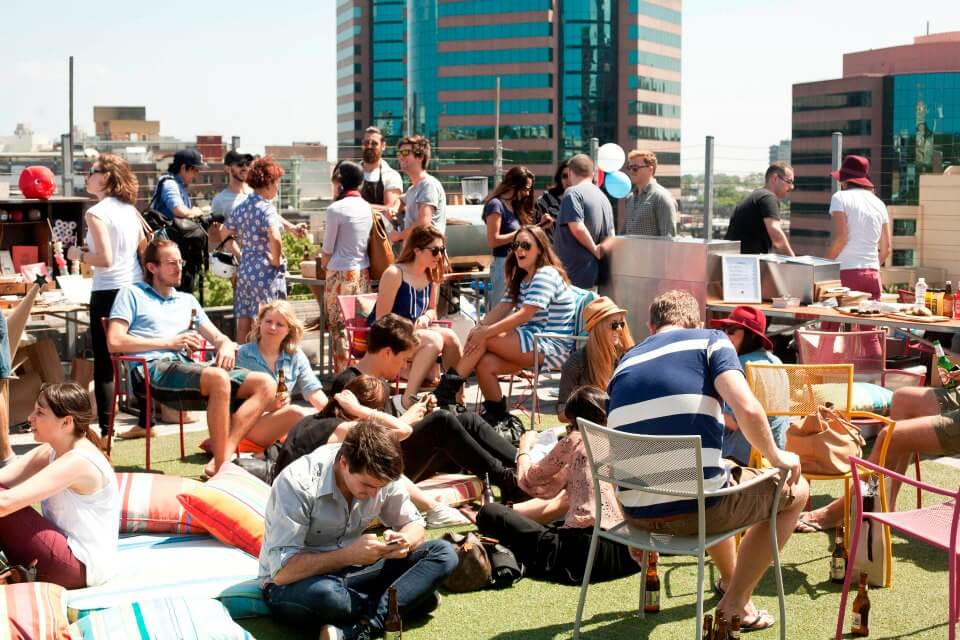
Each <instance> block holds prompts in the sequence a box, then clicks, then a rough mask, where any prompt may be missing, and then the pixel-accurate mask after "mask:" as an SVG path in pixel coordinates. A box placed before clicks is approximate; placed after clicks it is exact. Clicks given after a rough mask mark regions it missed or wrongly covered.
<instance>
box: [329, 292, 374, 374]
mask: <svg viewBox="0 0 960 640" xmlns="http://www.w3.org/2000/svg"><path fill="white" fill-rule="evenodd" d="M358 300H366V301H367V302H368V303H372V304H373V305H374V306H376V304H377V294H375V293H362V294H359V295H350V296H337V308H339V309H340V316H341V317H342V318H343V325H344V327H346V330H347V340H348V341H349V343H350V358H349V361H348V366H349V365H350V364H353V362H354V361H355V360H359V359H360V358H362V357H363V356H364V354H365V353H366V352H367V334H368V333H370V327H369V325H368V324H367V319H366V318H360V317H357V301H358ZM321 330H322V328H321ZM335 373H340V372H339V371H336V372H335Z"/></svg>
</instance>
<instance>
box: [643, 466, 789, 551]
mask: <svg viewBox="0 0 960 640" xmlns="http://www.w3.org/2000/svg"><path fill="white" fill-rule="evenodd" d="M761 473H763V470H761V469H753V468H751V467H740V466H737V465H734V466H733V467H732V468H731V469H730V482H729V483H728V484H727V486H728V487H731V486H736V485H740V484H745V483H747V482H749V481H750V480H753V479H754V478H756V477H757V476H758V475H760V474H761ZM777 483H778V478H777V477H775V476H774V477H772V478H769V479H767V480H764V481H763V482H761V483H759V484H757V485H754V486H752V487H750V488H749V489H747V490H745V491H738V492H736V493H733V494H730V495H726V496H723V497H722V498H720V501H719V502H718V503H716V504H715V505H713V506H710V507H707V510H706V512H705V513H704V521H705V523H706V526H707V531H706V535H708V536H709V535H713V534H715V533H722V532H724V531H730V530H732V529H739V528H740V527H746V526H748V525H751V524H754V523H756V522H760V521H761V520H767V519H768V518H769V517H770V509H771V508H772V507H773V499H774V494H775V493H776V489H777ZM794 502H796V497H795V496H794V495H793V487H792V486H791V485H790V484H789V483H784V485H783V493H782V494H781V496H780V507H779V510H780V511H785V510H786V509H789V508H790V506H791V505H793V504H794ZM627 520H628V522H629V523H630V524H632V525H634V526H636V527H639V528H641V529H643V530H645V531H652V532H654V533H664V534H668V535H673V536H693V535H696V534H697V512H696V511H694V512H693V513H684V514H680V515H675V516H667V517H665V518H627Z"/></svg>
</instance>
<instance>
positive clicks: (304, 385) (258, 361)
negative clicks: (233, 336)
mask: <svg viewBox="0 0 960 640" xmlns="http://www.w3.org/2000/svg"><path fill="white" fill-rule="evenodd" d="M236 366H238V367H240V368H241V369H249V370H250V371H262V372H264V373H268V374H270V376H271V377H272V378H273V379H274V380H276V379H277V375H278V372H279V370H280V369H283V377H284V380H285V381H286V383H287V388H288V389H290V395H291V396H293V395H296V394H297V393H299V394H300V395H301V396H303V397H304V398H309V397H310V396H311V395H313V394H314V393H315V392H316V391H318V390H322V389H323V385H322V384H320V380H318V379H317V376H316V375H315V374H314V373H313V369H312V368H311V367H310V361H309V360H307V356H306V354H305V353H303V349H299V348H298V349H297V350H296V352H294V353H288V352H286V351H281V352H280V357H279V358H277V366H276V369H271V368H270V366H269V365H267V361H266V360H264V358H263V354H262V353H260V347H259V345H258V344H257V343H256V342H247V343H245V344H242V345H240V349H239V350H238V351H237V365H236Z"/></svg>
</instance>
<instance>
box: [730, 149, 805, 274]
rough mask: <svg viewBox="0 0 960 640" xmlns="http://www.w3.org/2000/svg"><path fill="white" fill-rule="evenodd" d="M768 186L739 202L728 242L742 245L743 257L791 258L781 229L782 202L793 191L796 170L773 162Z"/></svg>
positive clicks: (767, 178)
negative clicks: (751, 255) (769, 255)
mask: <svg viewBox="0 0 960 640" xmlns="http://www.w3.org/2000/svg"><path fill="white" fill-rule="evenodd" d="M764 180H765V184H764V185H763V188H762V189H757V190H756V191H754V192H753V193H751V194H750V195H749V196H747V197H746V198H744V199H743V200H741V201H740V204H738V205H737V208H736V209H734V210H733V215H732V216H731V217H730V226H729V227H728V228H727V235H726V236H725V239H727V240H739V241H740V253H770V250H771V248H772V249H774V250H775V252H776V253H780V254H783V255H788V256H792V255H795V254H794V253H793V248H792V247H791V246H790V240H788V239H787V234H786V233H784V231H783V227H782V226H781V225H780V201H781V200H783V199H784V198H785V197H786V196H787V194H788V193H790V192H791V191H793V169H792V168H791V167H790V165H788V164H787V163H785V162H774V163H773V164H771V165H770V166H769V167H768V168H767V173H766V174H765V175H764Z"/></svg>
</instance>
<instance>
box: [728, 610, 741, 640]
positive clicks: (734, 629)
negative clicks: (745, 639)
mask: <svg viewBox="0 0 960 640" xmlns="http://www.w3.org/2000/svg"><path fill="white" fill-rule="evenodd" d="M727 637H728V638H729V639H730V640H740V616H739V615H738V614H734V615H733V617H732V618H730V632H729V633H728V634H727Z"/></svg>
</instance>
